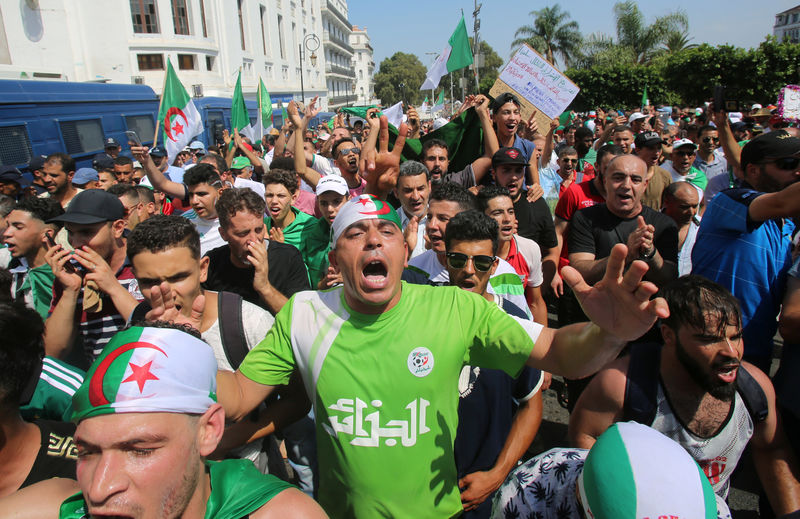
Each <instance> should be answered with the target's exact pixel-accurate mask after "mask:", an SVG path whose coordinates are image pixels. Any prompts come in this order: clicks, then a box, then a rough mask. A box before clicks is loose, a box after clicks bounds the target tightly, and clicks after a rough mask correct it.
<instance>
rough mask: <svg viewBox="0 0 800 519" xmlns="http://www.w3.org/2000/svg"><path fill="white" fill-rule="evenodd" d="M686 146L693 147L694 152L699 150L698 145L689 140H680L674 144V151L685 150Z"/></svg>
mask: <svg viewBox="0 0 800 519" xmlns="http://www.w3.org/2000/svg"><path fill="white" fill-rule="evenodd" d="M684 146H691V147H692V149H693V150H696V149H697V144H695V143H694V142H692V141H691V140H689V139H678V140H676V141H674V142H673V143H672V149H673V150H677V149H678V148H683V147H684Z"/></svg>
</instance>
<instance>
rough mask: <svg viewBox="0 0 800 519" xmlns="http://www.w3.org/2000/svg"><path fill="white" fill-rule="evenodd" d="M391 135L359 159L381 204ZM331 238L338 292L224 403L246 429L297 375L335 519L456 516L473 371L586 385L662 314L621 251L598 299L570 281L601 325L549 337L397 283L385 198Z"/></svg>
mask: <svg viewBox="0 0 800 519" xmlns="http://www.w3.org/2000/svg"><path fill="white" fill-rule="evenodd" d="M386 128H387V122H386V120H385V118H383V117H382V118H381V131H380V133H381V138H380V151H377V150H376V149H375V148H376V146H375V142H374V141H373V142H372V143H370V142H369V141H368V142H367V143H366V145H365V148H366V152H365V153H364V156H365V157H367V160H366V162H367V163H368V167H367V168H366V170H367V171H368V173H367V175H368V179H369V182H370V185H369V186H368V189H370V190H371V191H372V192H376V193H379V194H385V192H386V190H388V189H391V188H392V187H394V186H393V181H392V179H395V180H396V178H397V172H398V169H399V155H400V149H402V145H403V143H404V140H405V139H404V136H405V134H406V133H405V132H406V131H407V129H406V128H405V125H402V126H401V128H400V132H399V133H400V136H399V137H398V139H397V141H396V143H395V147H394V150H393V151H392V152H389V151H388V150H387V147H388V142H387V141H388V131H387V130H386ZM373 189H374V191H373ZM331 235H332V240H331V241H332V243H333V249H332V250H331V252H330V254H329V259H330V262H331V265H332V266H333V267H334V268H336V269H337V270H338V271H339V272H340V273H341V275H342V279H343V286H342V287H337V288H334V289H330V290H327V291H324V292H302V293H299V294H296V295H295V296H293V297H292V299H291V300H290V301H289V303H287V305H286V306H284V308H283V309H282V310H281V312H280V313H279V314H278V316H277V317H276V320H275V325H274V326H273V327H272V329H271V330H270V332H269V333H268V334H267V337H266V338H265V339H264V340H263V341H262V342H261V343H260V344H259V345H258V346H257V347H256V348H255V349H253V350H252V351H251V352H250V354H249V355H248V356H247V357H246V358H245V360H244V362H243V363H242V365H241V367H240V369H239V371H237V372H235V373H228V374H225V373H220V374H218V378H217V380H218V383H219V389H218V394H219V396H220V402H221V403H222V404H223V406H224V407H225V409H226V411H228V412H229V414H230V416H231V417H232V418H233V419H235V420H238V419H242V418H243V417H244V416H246V414H247V413H248V412H249V411H250V410H251V409H253V408H254V407H255V406H256V405H257V404H258V403H260V402H262V401H263V400H264V398H266V396H267V395H269V394H270V393H271V392H272V390H273V389H274V386H275V385H279V384H285V383H287V382H288V380H289V377H290V376H291V373H292V371H293V370H294V369H295V368H298V369H299V370H300V373H301V375H302V378H303V382H304V384H305V387H306V390H307V392H308V394H309V397H310V399H311V400H312V402H313V404H314V409H315V416H316V420H317V447H318V454H319V464H320V475H321V480H320V485H319V500H320V504H322V506H323V508H325V510H326V512H328V513H329V514H330V515H331V516H332V517H375V516H389V517H392V516H393V517H417V518H422V517H443V516H448V517H449V516H453V515H456V514H458V513H460V511H461V510H462V505H461V501H460V497H459V491H458V486H457V473H456V467H455V461H454V458H453V440H454V437H455V432H456V427H457V406H458V390H457V388H458V384H457V382H458V376H459V374H460V372H461V368H462V366H463V365H464V364H470V365H475V366H481V367H486V368H493V369H502V370H504V371H506V372H507V373H509V374H510V375H516V374H517V373H518V372H519V370H520V369H522V367H523V365H525V364H526V363H528V364H529V365H531V366H533V367H536V368H539V369H542V370H546V371H549V372H552V373H557V374H560V375H566V376H569V377H582V376H586V375H589V374H591V373H593V372H595V371H597V370H598V369H600V367H602V366H603V365H604V364H605V363H606V362H608V361H610V360H611V359H613V358H615V357H616V356H617V354H618V353H619V352H620V350H621V349H622V347H623V346H624V345H625V343H626V341H628V340H632V339H634V338H636V337H639V336H640V335H642V334H643V333H644V332H645V331H646V330H647V329H649V328H650V327H651V326H652V325H653V323H654V322H655V320H656V318H657V316H666V314H667V311H666V306H665V303H664V301H663V300H661V299H656V300H654V301H650V297H651V296H652V295H653V294H654V293H655V292H656V288H655V286H654V285H652V284H650V283H643V282H642V276H643V275H644V272H645V271H646V270H647V265H646V264H645V263H643V262H635V263H634V264H633V266H632V267H631V268H630V269H628V272H627V273H625V275H624V276H623V265H624V257H625V254H626V250H625V246H623V245H620V246H618V247H617V248H616V249H615V250H614V251H613V253H612V254H611V258H610V260H609V266H608V273H607V274H606V276H605V278H604V280H603V281H602V282H600V283H598V284H596V285H595V286H594V287H589V286H588V285H587V284H586V283H585V282H583V280H582V279H581V277H580V275H578V274H577V272H575V271H574V270H572V269H569V268H566V269H564V274H563V275H564V279H565V280H566V281H567V282H568V283H569V284H570V285H571V286H572V288H573V290H574V291H575V293H576V295H577V297H578V299H579V300H580V301H581V302H582V303H583V304H584V307H585V310H586V313H587V315H589V316H590V317H592V318H593V319H594V320H595V321H596V323H597V324H595V323H581V324H576V325H572V326H570V327H566V328H564V329H562V330H553V329H548V328H543V327H542V326H541V325H538V324H536V323H533V322H530V321H528V322H525V321H517V320H515V319H514V318H512V317H510V316H508V315H507V314H506V313H505V312H503V311H502V310H501V309H500V308H499V307H498V306H497V305H494V304H491V303H489V302H488V301H486V300H485V299H483V298H482V297H480V296H478V295H477V294H472V293H469V292H466V291H463V290H460V289H458V288H457V287H432V286H415V285H408V284H405V283H401V281H400V277H401V275H402V272H403V267H404V265H405V258H406V257H407V250H406V245H405V242H404V240H403V233H402V231H401V230H400V220H399V217H398V216H397V213H396V212H395V211H394V210H393V209H392V208H391V206H389V205H388V204H387V203H386V202H383V201H381V200H380V199H378V198H374V197H372V196H369V195H361V196H359V197H357V198H353V199H351V200H350V201H349V202H348V203H347V204H345V206H344V207H343V208H342V209H341V210H340V211H339V214H338V215H337V217H336V219H335V220H334V223H333V226H332V230H331ZM534 342H535V343H536V347H535V348H534Z"/></svg>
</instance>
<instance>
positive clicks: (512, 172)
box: [493, 164, 525, 200]
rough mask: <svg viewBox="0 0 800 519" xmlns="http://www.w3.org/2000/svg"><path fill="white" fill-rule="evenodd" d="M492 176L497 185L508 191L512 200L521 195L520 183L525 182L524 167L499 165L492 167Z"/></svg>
mask: <svg viewBox="0 0 800 519" xmlns="http://www.w3.org/2000/svg"><path fill="white" fill-rule="evenodd" d="M493 174H494V179H495V182H497V185H499V186H501V187H504V188H506V189H508V192H509V193H510V194H511V199H512V200H517V199H518V198H519V196H520V195H521V194H522V182H523V181H524V180H525V166H522V165H519V164H499V165H497V166H494V168H493Z"/></svg>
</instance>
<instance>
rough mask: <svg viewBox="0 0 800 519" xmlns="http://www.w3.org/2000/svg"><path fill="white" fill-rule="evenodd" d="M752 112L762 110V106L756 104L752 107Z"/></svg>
mask: <svg viewBox="0 0 800 519" xmlns="http://www.w3.org/2000/svg"><path fill="white" fill-rule="evenodd" d="M750 110H751V111H752V110H761V105H760V104H758V103H756V104H754V105H753V106H751V107H750Z"/></svg>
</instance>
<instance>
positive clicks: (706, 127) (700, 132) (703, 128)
mask: <svg viewBox="0 0 800 519" xmlns="http://www.w3.org/2000/svg"><path fill="white" fill-rule="evenodd" d="M717 131H719V128H717V127H716V126H712V125H710V124H704V125H703V126H701V127H700V129H699V130H697V137H698V138H699V137H702V135H703V134H704V133H705V132H717Z"/></svg>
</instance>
